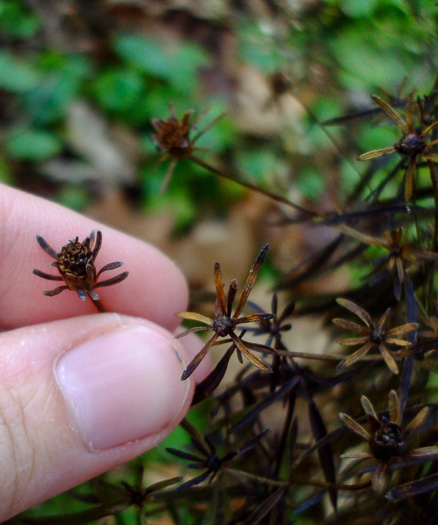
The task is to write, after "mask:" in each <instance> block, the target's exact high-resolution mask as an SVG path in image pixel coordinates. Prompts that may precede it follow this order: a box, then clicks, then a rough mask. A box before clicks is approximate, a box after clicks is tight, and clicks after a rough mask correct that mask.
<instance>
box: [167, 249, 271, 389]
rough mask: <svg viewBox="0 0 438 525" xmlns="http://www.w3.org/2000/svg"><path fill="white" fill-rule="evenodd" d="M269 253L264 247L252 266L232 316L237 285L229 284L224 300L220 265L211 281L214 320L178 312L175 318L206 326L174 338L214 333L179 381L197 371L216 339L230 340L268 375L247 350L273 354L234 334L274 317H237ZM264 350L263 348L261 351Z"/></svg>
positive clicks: (264, 348) (268, 315) (264, 314)
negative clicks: (208, 332)
mask: <svg viewBox="0 0 438 525" xmlns="http://www.w3.org/2000/svg"><path fill="white" fill-rule="evenodd" d="M268 250H269V244H266V245H265V246H264V247H263V249H262V250H261V252H260V253H259V255H258V257H257V259H256V260H255V262H254V264H253V265H252V267H251V269H250V271H249V275H248V278H247V279H246V283H245V287H244V289H243V292H242V295H241V296H240V300H239V303H238V304H237V306H236V309H235V310H234V313H233V314H232V308H233V303H234V299H235V297H236V293H237V281H235V280H233V281H231V283H230V287H229V290H228V295H227V298H226V299H225V293H224V283H223V282H222V272H221V267H220V264H219V263H216V264H215V266H214V280H215V284H216V296H217V298H216V304H215V314H216V318H215V319H210V318H209V317H205V316H204V315H200V314H197V313H195V312H181V313H179V314H177V315H178V316H179V317H182V318H183V319H189V320H191V321H199V322H201V323H204V324H206V325H207V326H198V327H195V328H190V329H189V330H186V331H185V332H182V333H181V334H178V336H177V337H183V336H184V335H187V334H189V333H191V332H200V331H205V330H208V331H212V332H214V334H213V336H212V337H211V338H210V339H209V340H208V341H207V343H205V345H204V346H203V347H202V349H201V350H200V352H199V353H198V354H197V355H196V356H195V358H194V359H193V360H192V361H191V363H190V364H189V365H188V366H187V368H186V369H185V370H184V373H183V375H182V377H181V379H182V380H184V379H187V378H188V377H189V376H190V375H191V374H192V373H193V372H194V370H195V369H196V367H197V366H198V365H199V363H200V362H201V361H202V360H203V359H204V357H205V356H206V355H207V353H208V351H209V350H210V348H211V347H212V346H213V344H215V343H216V340H217V339H218V338H219V337H230V338H231V340H232V341H233V342H234V344H235V345H236V347H237V349H238V350H239V351H240V352H241V353H242V354H243V355H244V356H245V357H246V358H247V359H248V360H249V361H251V363H252V364H254V365H255V366H256V367H257V368H259V369H260V370H263V371H264V372H271V368H270V367H269V366H268V365H267V364H266V363H264V362H263V361H262V360H261V359H259V358H258V357H256V356H255V355H253V354H252V353H251V352H250V351H249V349H248V348H253V349H257V350H261V351H263V352H273V350H271V349H270V348H268V347H264V346H263V345H254V344H252V343H246V342H245V343H244V342H243V341H242V340H241V339H240V338H239V337H238V336H237V335H236V334H235V333H234V330H235V329H236V328H237V326H239V325H241V324H245V323H254V322H259V321H263V320H266V319H272V318H273V317H274V314H271V313H257V314H250V315H245V316H242V317H240V314H241V313H242V310H243V307H244V306H245V304H246V301H247V300H248V296H249V294H250V292H251V289H252V287H253V285H254V283H255V280H256V278H257V274H258V273H259V270H260V267H261V265H262V263H263V261H264V260H265V257H266V254H267V253H268ZM222 342H223V343H225V342H229V339H226V340H224V341H221V343H222ZM262 346H263V348H261V347H262Z"/></svg>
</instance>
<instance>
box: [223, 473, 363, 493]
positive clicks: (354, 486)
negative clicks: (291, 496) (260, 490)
mask: <svg viewBox="0 0 438 525" xmlns="http://www.w3.org/2000/svg"><path fill="white" fill-rule="evenodd" d="M222 472H228V473H229V474H232V475H235V476H241V477H245V478H248V479H252V480H254V481H257V482H258V483H263V484H266V485H271V486H274V487H291V486H293V485H303V486H304V485H310V486H312V487H321V488H327V489H337V490H363V489H366V488H368V487H370V486H371V481H366V482H364V483H351V484H350V483H349V484H344V483H330V482H329V481H319V480H317V479H307V478H295V477H294V478H293V479H291V480H289V481H281V480H274V479H270V478H265V477H263V476H257V475H255V474H251V473H249V472H244V471H242V470H236V469H233V468H224V469H222Z"/></svg>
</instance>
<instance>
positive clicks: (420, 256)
mask: <svg viewBox="0 0 438 525" xmlns="http://www.w3.org/2000/svg"><path fill="white" fill-rule="evenodd" d="M339 230H340V231H341V232H342V233H345V234H346V235H348V236H349V237H352V238H353V239H356V240H358V241H360V242H361V243H364V244H369V245H370V246H378V247H381V248H384V249H385V250H388V252H389V253H388V255H387V256H386V257H384V258H383V259H382V260H381V261H380V262H379V263H378V264H377V266H376V267H375V268H374V270H373V271H372V272H371V273H370V274H369V275H368V277H371V276H373V275H378V274H379V273H380V272H381V271H382V270H384V269H385V268H387V270H389V271H390V272H391V273H392V274H393V275H394V295H395V298H396V299H397V301H399V300H400V297H401V285H402V284H403V282H404V280H405V278H406V274H407V273H408V271H409V270H411V269H412V268H413V267H414V266H415V265H416V264H418V263H420V262H424V261H438V253H436V252H431V251H427V250H420V249H418V248H417V247H416V244H415V242H413V241H409V240H403V229H402V228H396V229H394V230H391V231H389V232H384V233H383V238H381V237H375V236H374V235H368V234H366V233H362V232H360V231H358V230H355V229H354V228H352V227H351V226H348V225H346V224H343V225H341V226H339Z"/></svg>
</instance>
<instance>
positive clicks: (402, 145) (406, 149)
mask: <svg viewBox="0 0 438 525" xmlns="http://www.w3.org/2000/svg"><path fill="white" fill-rule="evenodd" d="M371 98H372V99H373V100H374V102H375V103H376V104H377V105H378V106H380V107H381V108H382V109H383V111H384V112H385V113H386V115H387V116H388V117H389V118H390V119H391V120H392V121H393V122H394V123H395V124H396V125H397V127H398V128H399V129H400V131H401V132H402V133H403V136H402V137H401V139H400V140H399V141H398V142H396V143H395V144H393V145H392V146H389V147H387V148H381V149H376V150H373V151H368V152H367V153H362V155H359V156H358V157H357V160H371V159H376V158H378V157H381V156H382V155H388V154H389V153H394V152H397V153H398V154H399V155H401V156H402V157H407V158H408V169H407V171H406V179H405V200H406V201H408V200H409V199H410V198H411V197H412V190H413V182H414V172H415V167H416V165H417V160H418V157H423V158H424V159H426V160H429V161H431V162H435V163H438V155H437V154H436V153H433V151H432V148H433V146H435V145H436V144H438V140H433V141H432V142H429V143H427V142H426V141H425V140H424V139H425V137H426V135H427V134H428V133H429V132H430V131H432V129H433V128H434V127H435V126H437V125H438V121H436V122H433V123H432V124H431V125H430V126H427V128H425V129H423V130H422V131H418V130H417V129H415V127H414V125H413V113H414V100H413V94H412V93H411V94H410V95H409V97H408V108H407V115H406V120H403V119H402V118H401V117H400V116H399V114H398V113H397V112H396V111H395V110H394V108H393V107H392V106H390V105H389V104H388V103H387V102H385V101H384V100H382V99H381V98H380V97H378V96H377V95H374V96H372V97H371Z"/></svg>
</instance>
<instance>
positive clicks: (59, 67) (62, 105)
mask: <svg viewBox="0 0 438 525" xmlns="http://www.w3.org/2000/svg"><path fill="white" fill-rule="evenodd" d="M41 68H42V69H45V70H46V71H44V73H45V75H44V77H43V78H42V79H41V81H40V82H39V83H38V85H37V86H36V87H35V88H34V89H32V90H30V91H29V92H28V93H26V94H25V95H24V96H23V103H24V105H25V107H26V109H27V112H28V115H29V116H30V117H31V119H32V121H33V123H34V124H35V125H36V126H38V125H45V124H48V123H51V122H56V121H58V120H60V119H61V118H63V117H64V116H65V114H66V112H67V110H68V108H69V107H70V105H71V103H72V102H73V100H74V99H75V98H76V96H77V95H78V93H79V91H80V88H81V82H82V80H83V78H84V77H85V76H86V75H87V74H88V72H89V64H88V62H87V61H86V60H84V59H83V58H82V57H79V56H71V57H65V56H62V55H57V54H55V53H50V54H48V55H47V56H45V57H43V58H42V61H41Z"/></svg>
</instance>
